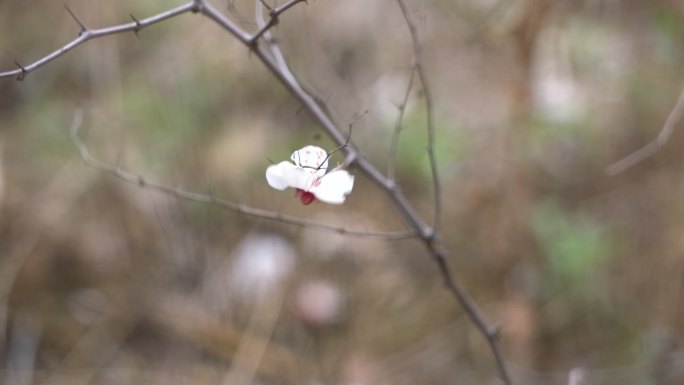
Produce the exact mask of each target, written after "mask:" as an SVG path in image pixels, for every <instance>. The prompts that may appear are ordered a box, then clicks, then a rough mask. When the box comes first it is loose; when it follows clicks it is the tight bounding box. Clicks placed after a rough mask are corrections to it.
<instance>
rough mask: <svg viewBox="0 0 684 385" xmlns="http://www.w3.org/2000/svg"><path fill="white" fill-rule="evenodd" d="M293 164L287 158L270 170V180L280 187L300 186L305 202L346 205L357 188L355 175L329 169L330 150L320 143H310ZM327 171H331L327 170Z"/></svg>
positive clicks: (273, 185) (293, 160)
mask: <svg viewBox="0 0 684 385" xmlns="http://www.w3.org/2000/svg"><path fill="white" fill-rule="evenodd" d="M290 159H292V162H293V163H290V162H288V161H283V162H280V163H278V164H274V165H271V166H269V167H268V168H267V169H266V181H267V182H268V184H269V185H270V186H271V187H273V188H274V189H277V190H285V189H286V188H288V187H292V188H295V189H296V196H297V197H298V198H299V200H300V201H301V202H302V203H303V204H305V205H306V204H309V203H311V202H313V201H314V200H315V199H318V200H321V201H323V202H326V203H330V204H342V203H344V200H345V198H346V196H347V195H349V193H351V190H352V188H353V187H354V176H353V175H351V174H349V173H348V172H347V171H346V170H342V169H339V168H336V169H334V170H332V171H330V172H327V171H328V153H327V152H326V151H325V150H324V149H322V148H320V147H316V146H306V147H304V148H302V149H300V150H297V151H295V152H293V153H292V156H291V157H290ZM326 172H327V173H326Z"/></svg>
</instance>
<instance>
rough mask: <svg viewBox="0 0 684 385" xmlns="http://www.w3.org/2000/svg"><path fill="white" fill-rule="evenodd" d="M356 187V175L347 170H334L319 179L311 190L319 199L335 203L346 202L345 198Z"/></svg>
mask: <svg viewBox="0 0 684 385" xmlns="http://www.w3.org/2000/svg"><path fill="white" fill-rule="evenodd" d="M353 187H354V176H353V175H351V174H350V173H348V172H347V171H345V170H334V171H331V172H329V173H328V174H326V175H325V176H323V177H322V178H320V179H319V180H318V184H317V185H316V186H314V187H313V188H311V190H309V191H311V192H312V193H313V194H314V195H315V196H316V198H318V199H319V200H321V201H323V202H325V203H330V204H334V205H339V204H342V203H344V199H345V197H346V196H347V195H349V193H351V191H352V188H353Z"/></svg>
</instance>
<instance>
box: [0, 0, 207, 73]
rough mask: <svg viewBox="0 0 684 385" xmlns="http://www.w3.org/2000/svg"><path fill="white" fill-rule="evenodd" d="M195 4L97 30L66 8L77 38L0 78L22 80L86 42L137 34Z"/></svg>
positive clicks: (183, 11)
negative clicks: (126, 33) (79, 30)
mask: <svg viewBox="0 0 684 385" xmlns="http://www.w3.org/2000/svg"><path fill="white" fill-rule="evenodd" d="M195 7H196V5H195V2H194V1H191V2H188V3H186V4H183V5H181V6H178V7H176V8H173V9H170V10H168V11H165V12H161V13H158V14H156V15H154V16H151V17H148V18H146V19H143V20H140V21H134V22H132V23H126V24H120V25H115V26H112V27H106V28H99V29H88V28H86V27H85V24H83V22H82V21H81V20H80V19H79V18H78V17H77V16H76V15H75V14H74V13H73V12H72V11H71V9H69V8H68V7H67V11H68V12H69V14H70V15H71V17H72V18H73V19H74V20H76V23H78V25H79V26H80V27H81V32H80V33H79V36H78V37H77V38H76V39H74V40H72V41H71V42H69V43H67V44H66V45H64V46H63V47H62V48H60V49H58V50H56V51H54V52H52V53H51V54H49V55H47V56H44V57H42V58H40V59H38V60H36V61H35V62H33V63H31V64H29V65H26V66H19V65H17V66H18V67H19V68H17V69H14V70H10V71H5V72H0V78H4V77H16V78H17V79H18V80H22V79H23V78H24V77H26V75H27V74H28V73H30V72H33V71H35V70H36V69H38V68H40V67H42V66H44V65H45V64H47V63H50V62H51V61H53V60H55V59H57V58H59V57H60V56H62V55H64V54H66V53H67V52H69V51H71V50H72V49H74V48H76V47H78V46H79V45H81V44H83V43H85V42H86V41H88V40H91V39H96V38H99V37H103V36H109V35H115V34H119V33H124V32H129V31H133V32H137V31H139V30H141V29H143V28H145V27H148V26H150V25H152V24H156V23H159V22H161V21H164V20H168V19H171V18H174V17H176V16H179V15H182V14H184V13H187V12H191V11H195Z"/></svg>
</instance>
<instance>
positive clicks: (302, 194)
mask: <svg viewBox="0 0 684 385" xmlns="http://www.w3.org/2000/svg"><path fill="white" fill-rule="evenodd" d="M295 197H297V198H299V201H300V202H302V204H303V205H308V204H310V203H311V202H313V201H315V200H316V196H315V195H313V194H312V193H310V192H308V191H304V190H302V189H299V188H298V189H296V190H295Z"/></svg>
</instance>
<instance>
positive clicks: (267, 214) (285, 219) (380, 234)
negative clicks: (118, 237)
mask: <svg viewBox="0 0 684 385" xmlns="http://www.w3.org/2000/svg"><path fill="white" fill-rule="evenodd" d="M82 123H83V112H82V111H81V110H77V111H76V113H75V114H74V120H73V122H72V124H71V128H70V129H69V134H70V136H71V140H72V142H73V143H74V145H76V148H77V149H78V152H79V155H80V156H81V159H83V161H84V162H85V163H86V164H88V165H89V166H91V167H93V168H94V169H96V170H99V171H102V172H105V173H107V174H110V175H113V176H115V177H117V178H119V179H121V180H123V181H125V182H128V183H131V184H134V185H137V186H139V187H141V188H144V189H148V190H152V191H157V192H160V193H163V194H166V195H170V196H172V197H175V198H179V199H184V200H188V201H192V202H198V203H205V204H210V205H213V206H216V207H220V208H222V209H227V210H231V211H235V212H238V213H240V214H244V215H247V216H252V217H257V218H262V219H268V220H272V221H276V222H282V223H287V224H290V225H294V226H300V227H306V228H312V229H315V230H322V231H327V232H332V233H337V234H341V235H345V236H350V237H358V238H371V239H380V240H400V239H410V238H414V237H415V235H414V233H413V232H412V231H358V230H349V229H346V228H343V227H336V226H331V225H326V224H322V223H317V222H312V221H309V220H306V219H301V218H297V217H293V216H291V215H286V214H282V213H279V212H276V211H270V210H264V209H258V208H253V207H249V206H247V205H244V204H240V203H234V202H229V201H226V200H223V199H219V198H216V197H215V196H214V194H213V193H211V194H209V195H206V194H199V193H195V192H191V191H186V190H183V189H180V188H174V187H169V186H165V185H162V184H157V183H153V182H149V181H147V180H146V179H145V178H144V177H142V176H140V175H135V174H132V173H130V172H127V171H124V170H122V169H121V168H120V167H116V166H112V165H109V164H106V163H104V162H101V161H99V160H97V159H95V158H93V157H92V156H91V155H90V152H89V151H88V147H87V146H86V145H85V143H84V142H83V141H82V140H81V138H80V137H79V136H78V131H79V129H80V127H81V124H82Z"/></svg>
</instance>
